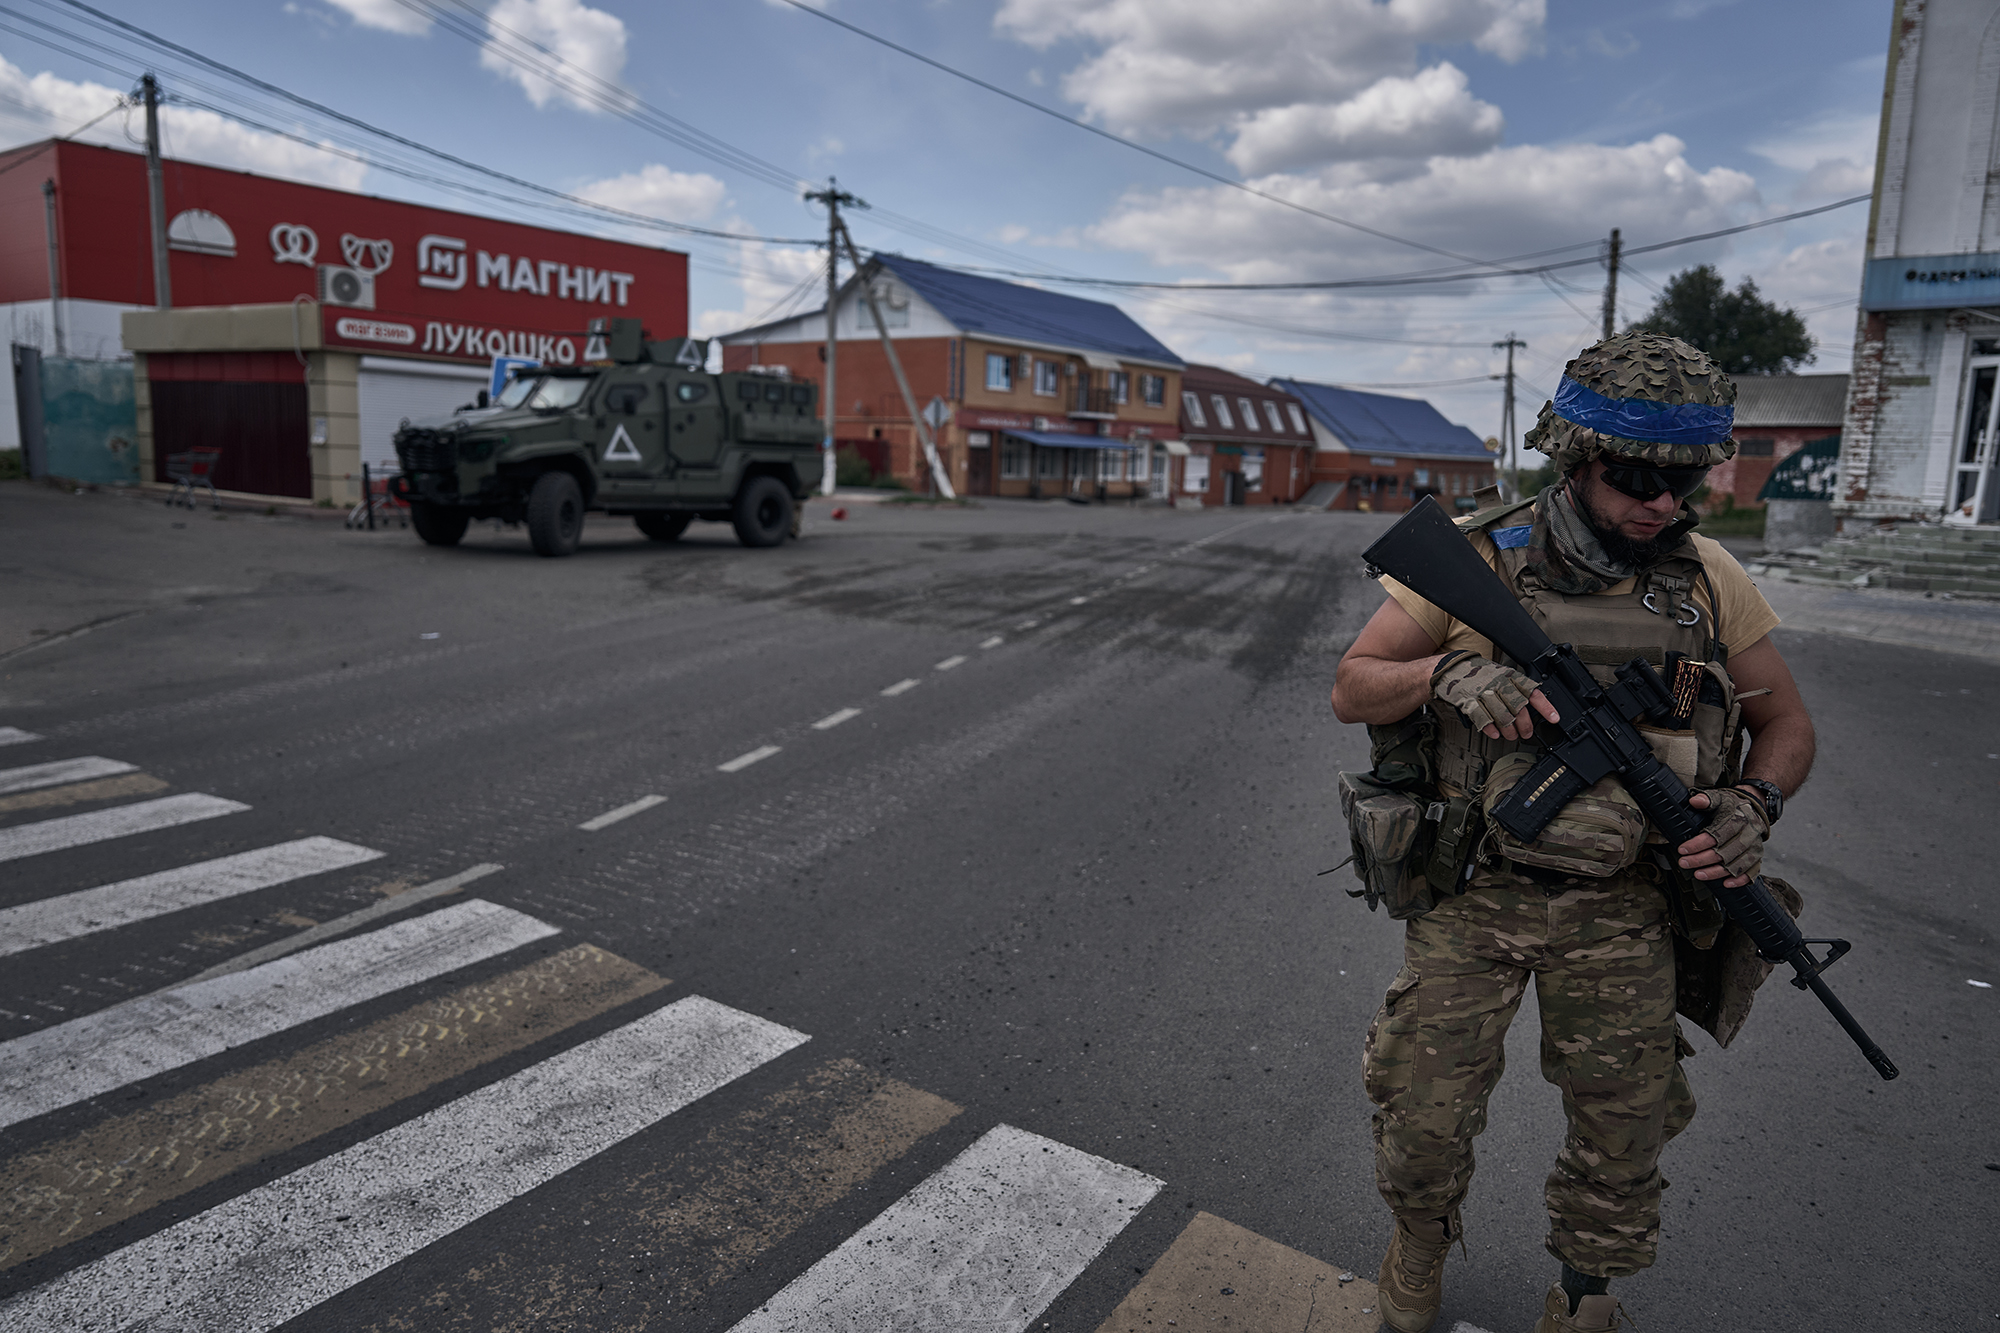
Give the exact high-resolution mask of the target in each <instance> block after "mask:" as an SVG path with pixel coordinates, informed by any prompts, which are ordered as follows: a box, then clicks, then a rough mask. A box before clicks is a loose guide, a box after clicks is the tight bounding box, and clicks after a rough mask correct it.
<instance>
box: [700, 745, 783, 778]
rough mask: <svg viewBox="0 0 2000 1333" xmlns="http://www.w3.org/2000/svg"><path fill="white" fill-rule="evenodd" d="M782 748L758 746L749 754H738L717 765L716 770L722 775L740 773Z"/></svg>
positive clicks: (777, 746)
mask: <svg viewBox="0 0 2000 1333" xmlns="http://www.w3.org/2000/svg"><path fill="white" fill-rule="evenodd" d="M783 748H784V747H783V746H779V745H760V746H758V747H757V748H756V749H754V750H752V751H751V752H750V753H749V754H739V755H737V756H736V757H735V758H734V759H732V760H730V761H729V762H728V763H726V764H717V765H716V768H717V769H719V770H720V771H722V772H724V773H740V772H742V771H743V770H744V769H746V768H748V767H750V765H752V764H756V763H761V762H763V761H764V760H766V759H769V758H770V757H771V756H772V755H774V754H776V753H777V752H778V751H779V750H781V749H783Z"/></svg>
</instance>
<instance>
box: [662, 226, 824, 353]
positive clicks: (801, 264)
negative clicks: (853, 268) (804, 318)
mask: <svg viewBox="0 0 2000 1333" xmlns="http://www.w3.org/2000/svg"><path fill="white" fill-rule="evenodd" d="M730 227H731V229H732V230H736V229H741V230H744V231H748V230H750V227H749V225H748V224H747V223H745V222H743V221H742V220H741V219H733V220H732V221H731V223H730ZM736 260H737V263H736V267H737V269H738V272H739V274H740V277H739V278H738V281H739V282H741V284H742V289H743V304H742V306H741V307H739V308H738V309H735V310H723V309H714V310H704V311H702V312H701V314H699V315H697V316H695V318H694V321H693V327H694V336H695V337H697V338H713V337H716V336H717V335H719V334H724V333H734V332H735V331H736V330H738V329H744V328H749V327H751V326H753V325H756V324H762V323H767V322H769V321H771V320H773V319H778V318H781V317H783V316H784V315H787V314H797V313H800V312H801V311H807V310H818V309H819V308H821V307H822V306H824V305H825V304H826V287H825V274H824V272H823V268H824V263H825V261H824V260H823V259H822V258H821V256H820V253H819V252H818V251H816V250H809V249H804V248H792V247H786V248H785V249H781V250H774V249H772V248H770V247H768V246H766V245H764V244H762V243H761V242H756V241H744V242H741V243H739V245H738V247H737V254H736ZM815 276H817V277H818V279H819V281H818V283H817V284H815V285H814V286H813V288H812V290H805V287H804V285H805V284H807V283H808V282H809V281H810V280H811V279H813V278H814V277H815ZM793 297H796V299H795V300H788V298H793Z"/></svg>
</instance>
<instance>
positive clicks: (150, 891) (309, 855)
mask: <svg viewBox="0 0 2000 1333" xmlns="http://www.w3.org/2000/svg"><path fill="white" fill-rule="evenodd" d="M381 855H382V853H380V852H378V851H373V850H371V849H370V848H367V847H357V846H355V845H354V844H353V843H351V842H342V841H340V840H339V839H338V838H299V839H297V840H296V841H293V842H281V843H279V844H278V845H277V846H275V847H260V848H258V849H257V850H256V851H254V852H238V853H237V854H236V855H234V856H223V857H217V858H216V859H215V860H213V861H202V862H198V863H197V864H195V865H191V866H182V867H180V868H179V869H177V870H162V871H160V872H158V873H157V874H152V875H141V876H140V877H139V878H137V879H128V880H121V881H120V882H118V883H116V884H103V885H100V886H98V887H97V888H94V889H80V890H78V891H77V892H75V893H66V894H64V895H62V896H61V897H60V898H45V899H43V900H42V901H40V902H33V903H23V904H21V905H20V906H19V907H9V908H6V909H5V910H0V957H5V956H6V955H8V954H14V953H22V952H24V951H26V950H28V949H39V948H41V947H42V946H43V945H45V944H54V943H57V942H58V941H60V940H69V939H75V938H76V937H77V936H79V935H88V934H91V933H93V932H95V931H100V930H113V929H116V928H117V927H119V926H129V925H131V924H132V923H133V922H135V921H144V920H147V919H148V918H151V917H156V916H164V915H165V914H166V913H168V912H178V911H180V910H181V909H183V908H187V907H196V906H199V905H201V904H202V903H212V902H216V901H219V900H220V899H223V898H231V897H234V896H236V895H237V894H240V893H251V892H253V891H255V890H257V889H267V888H270V887H272V886H273V885H277V884H284V883H287V882H289V881H291V880H295V879H303V878H304V877H305V876H307V875H318V874H324V873H325V872H326V871H329V870H340V869H344V868H346V867H348V866H354V865H360V864H362V863H363V862H365V861H373V860H375V859H376V858H377V857H379V856H381Z"/></svg>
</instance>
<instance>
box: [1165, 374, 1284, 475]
mask: <svg viewBox="0 0 2000 1333" xmlns="http://www.w3.org/2000/svg"><path fill="white" fill-rule="evenodd" d="M1180 427H1181V439H1182V440H1183V441H1184V442H1185V443H1186V444H1187V447H1188V456H1187V457H1186V458H1184V459H1182V460H1181V464H1180V475H1179V476H1178V477H1177V478H1175V482H1174V494H1175V495H1176V496H1177V497H1178V496H1183V495H1186V496H1199V497H1201V499H1202V502H1203V503H1204V504H1216V505H1224V504H1228V505H1240V504H1252V505H1257V504H1291V503H1292V502H1293V501H1295V500H1297V499H1298V498H1299V497H1300V496H1302V495H1304V494H1305V493H1306V491H1307V489H1308V488H1309V487H1311V485H1312V469H1313V452H1314V451H1313V435H1312V425H1311V423H1310V422H1308V421H1307V420H1306V414H1305V409H1304V407H1303V406H1302V405H1301V404H1300V403H1299V400H1298V399H1296V398H1294V397H1293V396H1292V395H1291V394H1289V393H1286V392H1284V391H1283V390H1282V389H1274V388H1272V387H1270V386H1269V385H1265V384H1259V383H1258V382H1257V381H1256V380H1253V379H1246V378H1245V377H1244V376H1242V375H1238V374H1236V373H1235V372H1234V371H1229V370H1224V369H1223V368H1222V367H1220V366H1197V365H1191V366H1189V367H1188V368H1187V369H1186V370H1185V371H1184V372H1182V375H1181V422H1180Z"/></svg>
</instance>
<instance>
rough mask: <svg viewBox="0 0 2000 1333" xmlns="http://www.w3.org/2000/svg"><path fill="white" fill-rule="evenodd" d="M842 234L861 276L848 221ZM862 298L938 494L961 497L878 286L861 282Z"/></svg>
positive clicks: (852, 261)
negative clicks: (905, 365)
mask: <svg viewBox="0 0 2000 1333" xmlns="http://www.w3.org/2000/svg"><path fill="white" fill-rule="evenodd" d="M840 235H841V238H842V239H843V240H845V241H846V242H847V258H848V261H849V262H850V263H852V264H853V265H854V276H855V277H856V278H857V279H858V278H860V276H861V267H862V266H861V252H860V251H859V250H857V249H855V248H854V236H853V234H852V233H850V232H849V231H848V230H847V224H846V223H842V224H841V226H840ZM861 299H862V300H864V301H866V302H867V303H868V317H869V318H870V319H873V320H874V321H875V332H877V333H879V334H881V335H882V355H883V356H885V357H887V358H888V359H889V369H890V370H892V371H894V372H895V374H896V388H897V389H898V390H900V391H901V392H902V395H903V407H904V410H906V411H907V412H909V414H910V426H911V428H912V429H913V430H915V431H916V433H917V443H918V444H920V445H922V446H923V450H924V461H925V462H927V463H929V464H930V468H931V481H932V482H933V483H934V484H935V485H936V486H937V488H938V494H940V495H942V496H944V498H945V499H947V500H954V499H957V498H958V493H957V492H956V491H954V490H952V488H951V478H950V477H949V476H947V475H946V474H945V470H944V460H943V459H941V458H939V457H938V451H937V441H936V440H934V439H932V438H931V423H930V422H929V421H928V420H926V419H925V418H924V414H923V413H921V412H919V411H917V396H916V395H915V394H914V393H911V392H910V377H909V376H908V375H905V374H904V373H903V358H901V357H899V356H897V355H896V344H895V341H894V340H893V339H891V338H890V337H889V324H888V321H886V320H884V319H883V318H882V307H881V306H879V305H877V304H876V302H875V289H874V288H873V287H872V286H870V285H869V284H868V283H865V282H864V283H862V284H861Z"/></svg>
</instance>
